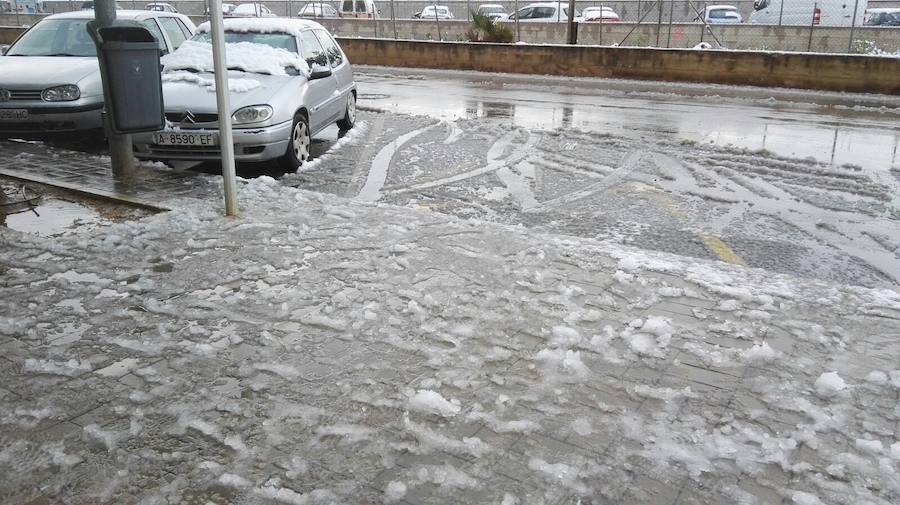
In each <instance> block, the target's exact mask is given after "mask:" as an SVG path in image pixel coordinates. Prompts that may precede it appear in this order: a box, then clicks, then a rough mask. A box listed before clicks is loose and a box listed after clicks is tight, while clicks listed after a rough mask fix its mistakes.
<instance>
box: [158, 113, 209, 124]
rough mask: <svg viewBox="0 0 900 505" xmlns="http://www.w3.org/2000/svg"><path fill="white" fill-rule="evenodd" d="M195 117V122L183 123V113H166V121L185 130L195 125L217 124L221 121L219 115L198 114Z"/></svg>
mask: <svg viewBox="0 0 900 505" xmlns="http://www.w3.org/2000/svg"><path fill="white" fill-rule="evenodd" d="M193 116H194V122H193V123H191V122H190V121H185V122H184V123H182V121H181V120H182V119H184V113H183V112H166V121H169V122H170V123H174V124H178V125H181V126H182V127H183V128H190V127H191V126H192V125H193V124H201V123H204V124H205V123H215V122H217V121H218V120H219V115H218V114H200V113H196V114H194V115H193Z"/></svg>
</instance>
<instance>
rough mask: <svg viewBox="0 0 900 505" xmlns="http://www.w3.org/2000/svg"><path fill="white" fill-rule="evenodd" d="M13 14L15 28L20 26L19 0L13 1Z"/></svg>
mask: <svg viewBox="0 0 900 505" xmlns="http://www.w3.org/2000/svg"><path fill="white" fill-rule="evenodd" d="M13 12H14V13H15V14H16V26H22V23H20V22H19V0H13Z"/></svg>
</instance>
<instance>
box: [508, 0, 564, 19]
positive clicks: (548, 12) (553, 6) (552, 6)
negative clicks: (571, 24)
mask: <svg viewBox="0 0 900 505" xmlns="http://www.w3.org/2000/svg"><path fill="white" fill-rule="evenodd" d="M516 18H518V19H519V21H520V22H538V23H566V22H568V21H569V4H568V3H563V2H541V3H533V4H528V5H526V6H525V7H522V8H521V9H519V10H518V11H516V12H513V13H511V14H509V15H507V16H505V17H503V18H499V20H500V21H505V20H510V21H512V20H515V19H516ZM574 18H575V20H576V21H581V20H582V18H581V14H580V13H579V12H578V11H577V10H576V11H575V13H574Z"/></svg>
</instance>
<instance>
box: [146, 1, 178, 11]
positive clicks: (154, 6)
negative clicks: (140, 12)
mask: <svg viewBox="0 0 900 505" xmlns="http://www.w3.org/2000/svg"><path fill="white" fill-rule="evenodd" d="M144 10H148V11H156V12H178V9H176V8H175V6H174V5H172V4H166V3H150V4H147V5H145V6H144Z"/></svg>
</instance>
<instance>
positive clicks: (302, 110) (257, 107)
mask: <svg viewBox="0 0 900 505" xmlns="http://www.w3.org/2000/svg"><path fill="white" fill-rule="evenodd" d="M197 30H198V31H197V34H196V35H195V36H194V38H193V39H192V40H190V41H188V42H186V43H185V44H184V45H183V46H182V47H181V48H180V49H179V50H178V51H176V52H174V53H172V54H171V55H169V56H166V57H165V58H163V65H164V69H163V74H162V80H163V100H164V103H165V111H166V123H167V125H166V128H165V129H164V130H162V131H158V132H154V133H143V134H138V135H135V136H134V137H133V138H134V153H135V156H137V157H138V158H141V159H150V160H159V161H174V160H193V161H202V160H218V159H221V150H220V145H219V116H218V113H217V107H216V94H215V85H214V74H213V64H212V47H211V43H210V41H211V38H210V33H209V24H208V23H204V24H202V25H200V27H199V28H198V29H197ZM225 41H226V44H227V50H226V53H227V59H228V70H229V71H228V88H229V92H230V93H229V96H230V102H231V110H230V111H229V113H230V114H231V121H232V126H233V128H232V132H233V137H234V138H233V141H234V154H235V159H236V160H237V161H243V162H250V161H265V160H272V159H277V160H278V161H279V162H280V163H281V165H282V167H283V168H284V169H286V170H297V169H298V168H299V167H300V166H301V165H302V164H303V163H304V162H305V161H306V160H308V159H309V146H310V143H311V139H312V136H313V135H315V134H316V133H318V132H320V131H321V130H323V129H324V128H326V127H328V126H330V125H331V124H334V123H337V125H338V127H339V128H340V129H342V130H348V129H350V128H352V127H353V124H354V122H355V121H356V83H355V82H354V80H353V71H352V69H351V67H350V63H349V62H348V61H347V57H346V55H344V52H343V51H341V48H340V47H339V46H338V45H337V43H336V42H335V40H334V38H333V37H332V36H331V34H329V33H328V32H327V31H326V30H325V28H323V27H322V26H321V25H319V24H318V23H315V22H312V21H305V20H300V19H282V18H274V19H260V18H249V19H235V18H229V19H226V20H225Z"/></svg>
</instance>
